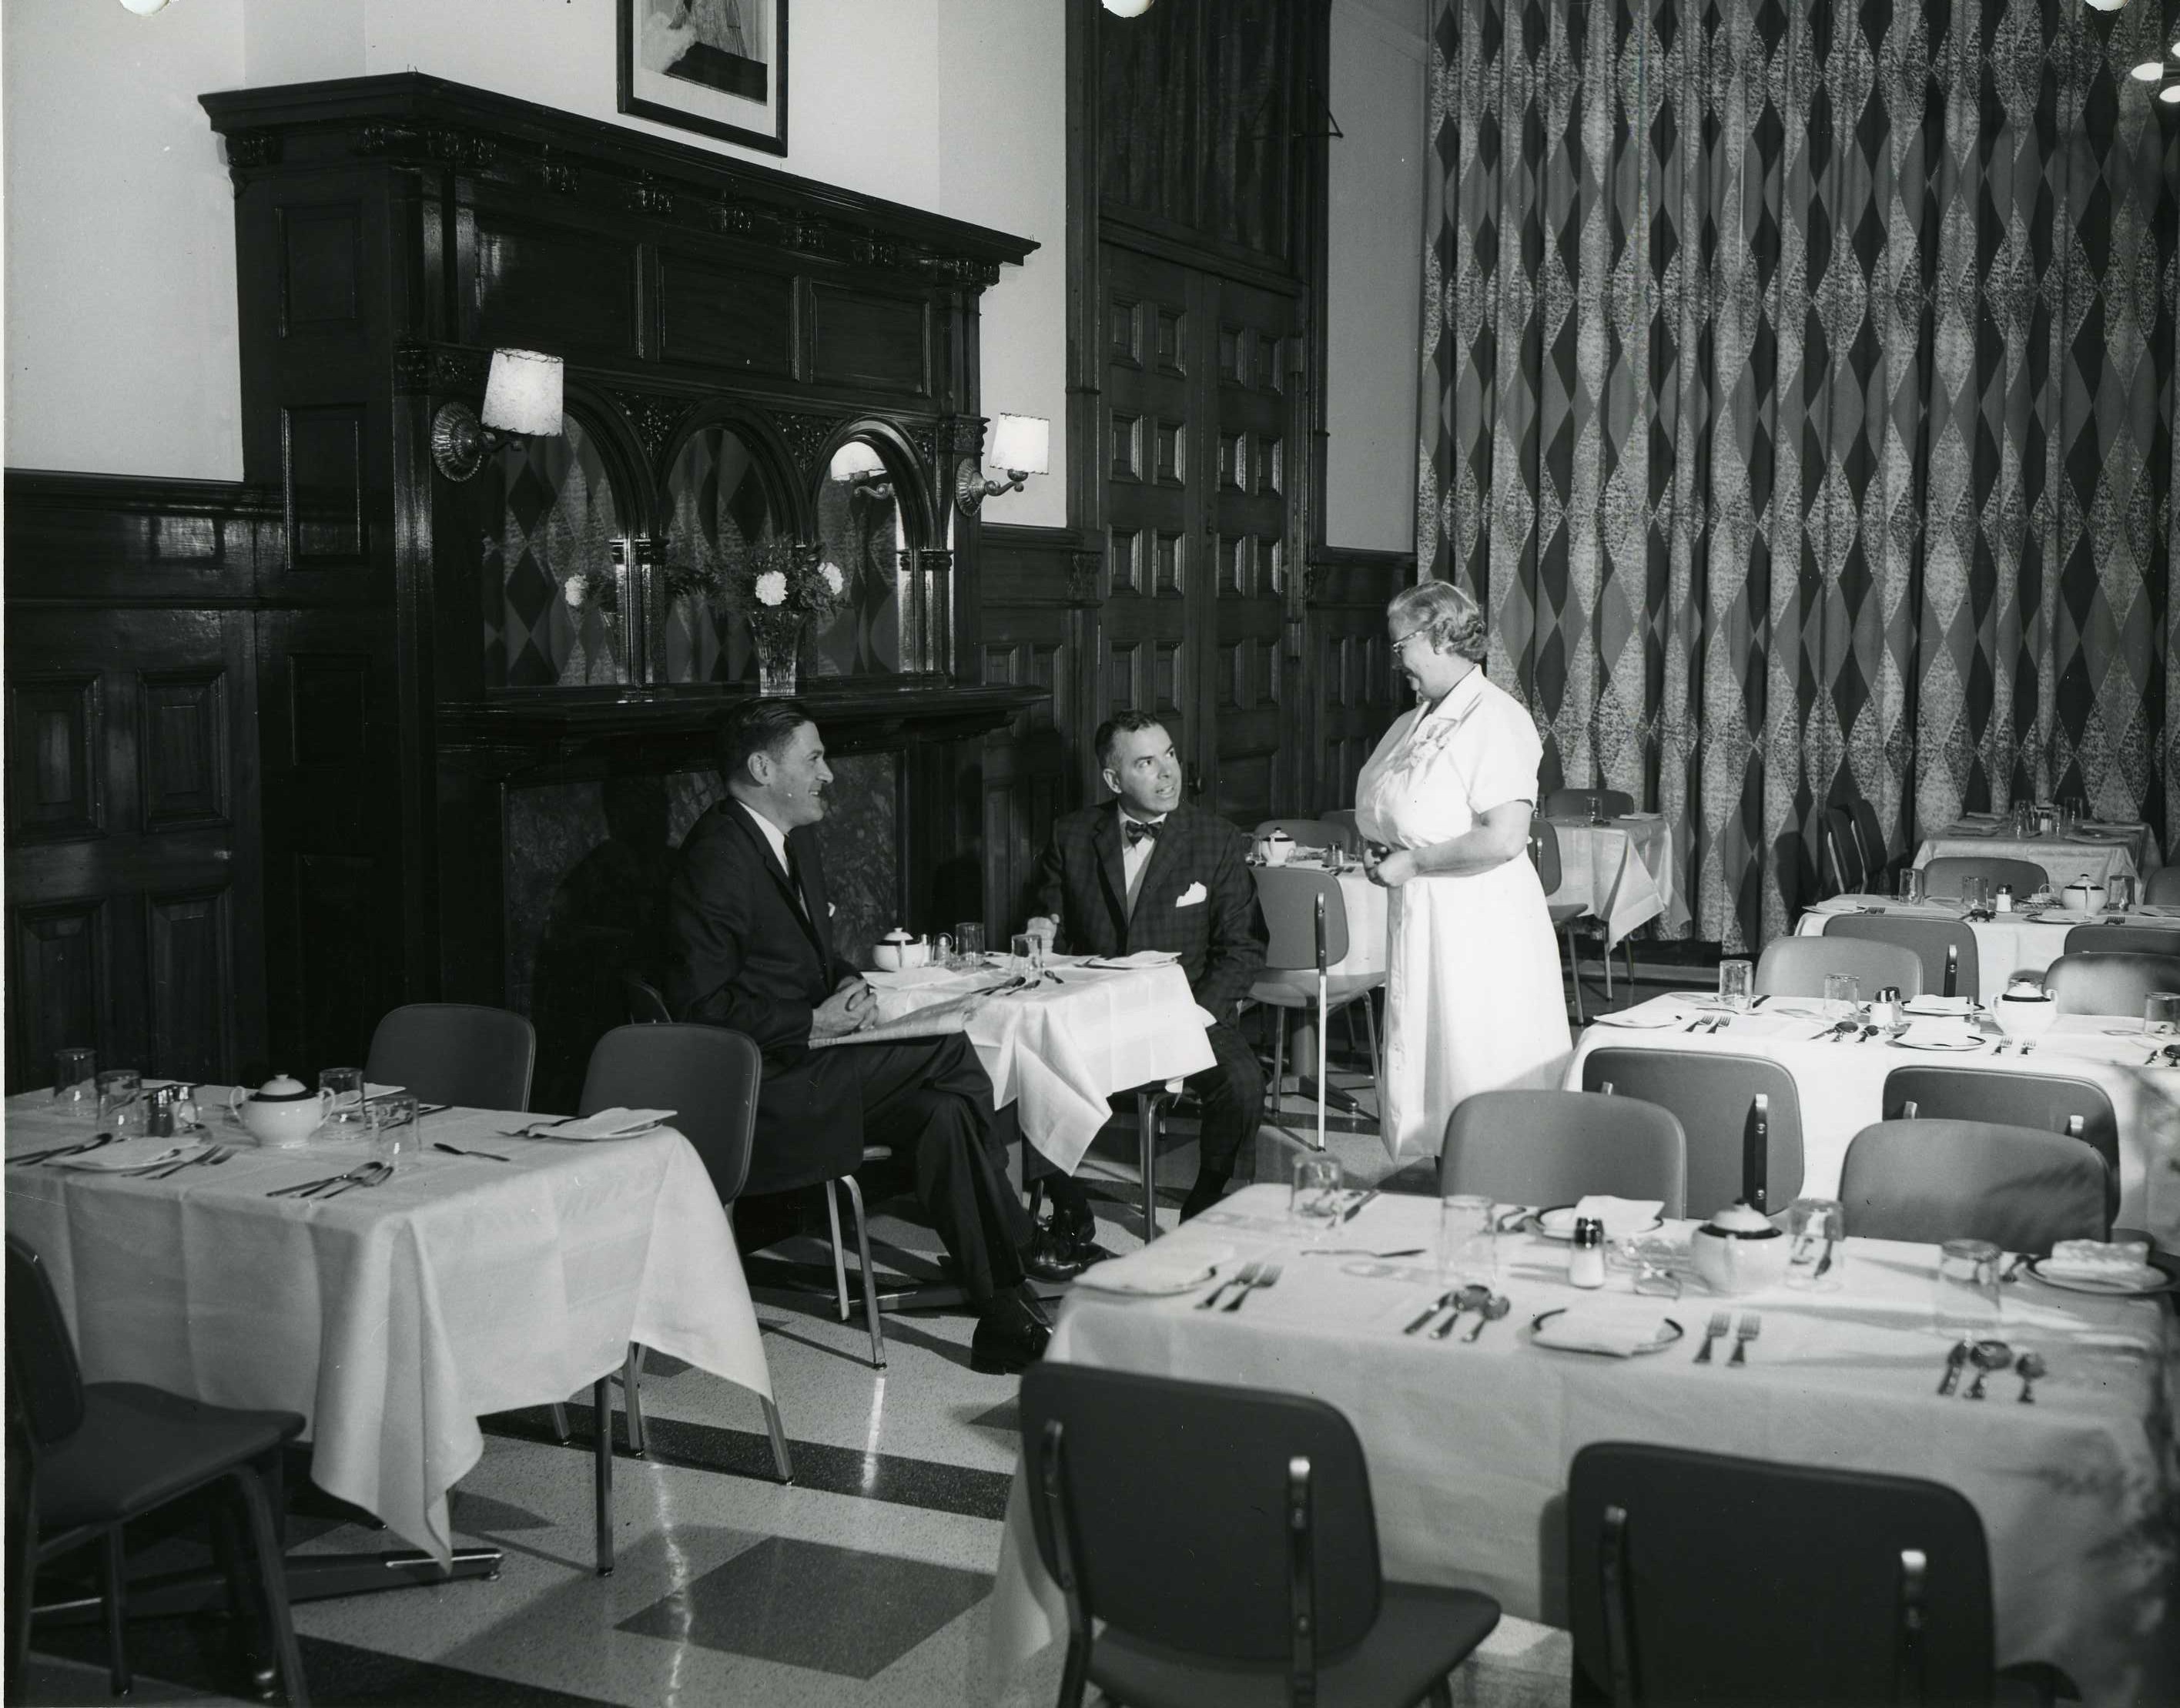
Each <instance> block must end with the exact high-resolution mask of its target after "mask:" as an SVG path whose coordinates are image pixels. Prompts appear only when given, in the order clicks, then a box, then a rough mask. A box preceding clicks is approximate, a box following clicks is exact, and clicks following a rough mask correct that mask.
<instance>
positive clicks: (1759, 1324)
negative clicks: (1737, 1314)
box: [1726, 1311, 1764, 1366]
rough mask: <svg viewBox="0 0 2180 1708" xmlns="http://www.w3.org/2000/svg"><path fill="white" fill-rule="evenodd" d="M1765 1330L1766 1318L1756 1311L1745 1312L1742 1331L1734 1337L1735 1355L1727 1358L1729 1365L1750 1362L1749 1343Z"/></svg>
mask: <svg viewBox="0 0 2180 1708" xmlns="http://www.w3.org/2000/svg"><path fill="white" fill-rule="evenodd" d="M1763 1331H1764V1319H1763V1317H1762V1316H1761V1315H1760V1314H1759V1313H1757V1312H1755V1311H1748V1312H1744V1313H1743V1314H1742V1319H1741V1329H1740V1331H1739V1332H1738V1333H1737V1334H1736V1335H1735V1336H1734V1337H1733V1356H1732V1357H1731V1358H1728V1359H1727V1360H1726V1363H1727V1364H1728V1365H1729V1366H1731V1365H1734V1364H1747V1363H1748V1343H1749V1342H1751V1341H1753V1340H1754V1339H1755V1338H1756V1336H1758V1335H1759V1334H1761V1333H1762V1332H1763Z"/></svg>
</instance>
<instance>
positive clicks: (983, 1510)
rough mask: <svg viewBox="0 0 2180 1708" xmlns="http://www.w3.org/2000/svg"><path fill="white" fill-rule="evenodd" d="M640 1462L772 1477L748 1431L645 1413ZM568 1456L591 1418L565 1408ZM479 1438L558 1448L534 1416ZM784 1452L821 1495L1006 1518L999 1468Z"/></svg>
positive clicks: (622, 1433)
mask: <svg viewBox="0 0 2180 1708" xmlns="http://www.w3.org/2000/svg"><path fill="white" fill-rule="evenodd" d="M643 1426H644V1445H645V1447H646V1448H647V1452H646V1455H645V1457H647V1458H650V1459H653V1460H656V1461H657V1462H658V1463H660V1464H662V1465H673V1466H676V1467H678V1468H684V1469H688V1470H695V1471H717V1472H722V1473H724V1474H727V1475H729V1476H736V1477H753V1478H756V1479H758V1480H760V1481H762V1482H772V1481H773V1468H772V1445H771V1443H770V1442H769V1441H767V1440H766V1439H765V1437H764V1436H762V1435H759V1434H757V1432H756V1431H754V1430H729V1429H722V1428H720V1427H719V1426H718V1424H699V1423H692V1422H691V1421H690V1420H689V1419H685V1418H661V1417H652V1416H647V1417H646V1418H645V1419H644V1420H643ZM568 1427H569V1431H570V1441H569V1443H568V1446H569V1447H570V1450H571V1451H575V1452H582V1453H585V1454H588V1453H589V1452H590V1451H591V1442H592V1419H591V1414H590V1412H589V1410H588V1408H585V1407H580V1406H579V1407H573V1408H570V1412H569V1415H568ZM483 1428H484V1430H485V1432H486V1433H487V1435H504V1436H506V1437H508V1438H509V1439H510V1440H513V1441H536V1442H540V1443H542V1444H543V1445H545V1446H559V1441H558V1440H557V1439H556V1438H555V1437H554V1435H553V1431H552V1429H551V1426H550V1424H548V1420H547V1418H546V1414H545V1413H543V1412H542V1411H535V1410H533V1411H526V1412H507V1413H502V1414H501V1415H499V1416H498V1417H493V1418H487V1419H485V1420H484V1424H483ZM627 1439H628V1436H627V1420H626V1419H625V1417H624V1416H623V1415H622V1414H621V1413H618V1412H616V1413H614V1440H615V1446H614V1453H615V1456H616V1457H621V1458H626V1457H629V1454H628V1451H627V1449H626V1447H625V1446H622V1445H620V1443H622V1442H625V1441H626V1440H627ZM788 1451H789V1452H790V1454H791V1455H792V1457H793V1458H794V1461H795V1487H797V1488H798V1489H815V1490H818V1491H819V1492H820V1493H822V1494H828V1495H854V1496H857V1497H859V1498H860V1499H862V1500H866V1501H885V1502H887V1503H888V1504H889V1505H892V1506H897V1507H919V1508H921V1509H922V1510H923V1511H924V1512H950V1513H954V1514H955V1515H956V1516H958V1517H961V1518H992V1519H999V1518H1005V1517H1006V1513H1007V1489H1008V1485H1010V1483H1011V1482H1012V1481H1013V1479H1012V1478H1011V1477H1010V1475H1009V1474H1006V1473H1005V1472H1003V1471H980V1470H977V1469H974V1468H972V1467H969V1466H966V1465H950V1464H945V1463H942V1462H940V1461H939V1460H936V1459H912V1458H908V1457H904V1456H902V1455H900V1454H898V1453H867V1452H862V1450H860V1449H858V1448H855V1447H836V1446H831V1445H829V1444H828V1443H826V1442H823V1441H793V1440H790V1441H789V1442H788Z"/></svg>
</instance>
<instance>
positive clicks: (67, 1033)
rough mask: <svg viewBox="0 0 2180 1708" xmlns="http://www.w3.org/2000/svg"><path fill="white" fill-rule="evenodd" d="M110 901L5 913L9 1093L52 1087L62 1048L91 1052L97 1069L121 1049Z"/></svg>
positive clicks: (88, 899)
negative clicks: (109, 937)
mask: <svg viewBox="0 0 2180 1708" xmlns="http://www.w3.org/2000/svg"><path fill="white" fill-rule="evenodd" d="M106 912H107V903H106V901H105V899H104V898H103V897H101V896H79V897H75V898H73V899H71V900H69V901H54V902H49V903H47V904H45V905H44V906H36V907H22V906H11V907H10V908H8V1091H9V1092H10V1093H11V1094H13V1093H15V1092H19V1091H29V1090H33V1089H36V1088H41V1087H46V1086H50V1085H51V1084H52V1083H53V1072H52V1069H53V1058H54V1055H56V1054H57V1053H58V1051H60V1050H71V1049H77V1048H89V1049H91V1050H96V1051H97V1052H98V1064H99V1066H101V1067H107V1066H118V1065H124V1064H120V1063H118V1061H117V1060H116V1056H115V1053H114V1052H115V1051H116V1050H117V1049H118V1048H119V1047H120V1037H121V1034H120V1033H119V1030H118V1028H117V1027H116V1026H115V1024H114V1021H113V1000H112V998H113V972H112V968H111V966H110V945H109V944H108V941H107V918H106Z"/></svg>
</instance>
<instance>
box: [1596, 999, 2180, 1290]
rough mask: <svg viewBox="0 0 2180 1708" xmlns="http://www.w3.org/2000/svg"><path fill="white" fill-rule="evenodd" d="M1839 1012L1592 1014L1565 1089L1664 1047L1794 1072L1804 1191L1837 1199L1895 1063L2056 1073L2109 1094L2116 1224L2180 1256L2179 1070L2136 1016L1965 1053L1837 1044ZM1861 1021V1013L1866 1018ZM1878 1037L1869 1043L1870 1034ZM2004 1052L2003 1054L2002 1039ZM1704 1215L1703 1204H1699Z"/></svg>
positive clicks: (1985, 1042)
mask: <svg viewBox="0 0 2180 1708" xmlns="http://www.w3.org/2000/svg"><path fill="white" fill-rule="evenodd" d="M1839 1018H1840V1015H1839V1012H1838V1009H1837V1006H1835V1005H1830V1004H1827V1003H1825V1002H1823V1001H1821V1000H1817V999H1815V998H1797V997H1767V998H1765V999H1764V1000H1763V1001H1762V1002H1761V1003H1760V1004H1759V1006H1755V1007H1753V1008H1751V1009H1748V1010H1745V1011H1734V1010H1730V1009H1727V1008H1726V1007H1725V1006H1723V1004H1722V1003H1721V1001H1720V999H1718V998H1716V997H1711V996H1704V995H1695V994H1687V993H1671V994H1665V995H1663V996H1655V997H1652V998H1651V999H1650V1000H1649V1001H1647V1002H1641V1003H1638V1004H1637V1005H1635V1006H1633V1007H1632V1008H1626V1009H1622V1010H1621V1011H1618V1012H1616V1013H1613V1014H1608V1015H1599V1016H1598V1017H1596V1018H1595V1019H1594V1021H1593V1022H1591V1024H1590V1025H1589V1026H1588V1027H1587V1028H1584V1030H1583V1034H1582V1036H1581V1038H1580V1039H1577V1041H1576V1044H1575V1050H1574V1055H1573V1056H1572V1059H1571V1060H1570V1061H1569V1062H1568V1065H1567V1070H1566V1077H1565V1079H1564V1080H1563V1081H1562V1083H1563V1084H1564V1085H1565V1086H1566V1088H1567V1089H1568V1090H1570V1091H1578V1090H1580V1089H1581V1088H1582V1085H1583V1064H1584V1063H1585V1062H1586V1061H1588V1059H1589V1057H1590V1056H1591V1055H1593V1054H1594V1053H1595V1052H1596V1051H1597V1050H1605V1049H1615V1050H1617V1049H1633V1050H1680V1051H1687V1052H1690V1053H1695V1054H1703V1055H1710V1054H1716V1055H1753V1056H1759V1057H1762V1058H1763V1059H1764V1060H1765V1061H1775V1062H1777V1063H1778V1064H1779V1065H1780V1066H1781V1067H1784V1068H1785V1069H1786V1071H1787V1072H1789V1073H1791V1074H1792V1076H1793V1077H1794V1090H1795V1094H1796V1096H1797V1098H1798V1099H1799V1100H1800V1103H1801V1109H1802V1185H1801V1193H1802V1194H1803V1196H1807V1197H1811V1198H1835V1197H1837V1196H1838V1193H1839V1180H1840V1169H1841V1164H1842V1163H1843V1162H1844V1161H1845V1160H1846V1158H1847V1146H1848V1145H1849V1144H1850V1143H1852V1141H1853V1138H1854V1136H1855V1134H1857V1133H1858V1132H1861V1131H1862V1129H1863V1127H1868V1126H1869V1125H1871V1124H1872V1123H1873V1122H1875V1121H1880V1120H1882V1119H1883V1118H1884V1099H1885V1078H1886V1077H1887V1076H1888V1075H1890V1074H1891V1072H1892V1071H1893V1069H1895V1068H1896V1067H1903V1066H1907V1065H1909V1064H1910V1063H1921V1064H1925V1065H1927V1064H1931V1063H1941V1064H1943V1065H1944V1066H1948V1067H1954V1068H1967V1069H1971V1070H1974V1072H1981V1073H1991V1074H2033V1073H2051V1074H2064V1075H2067V1076H2068V1077H2073V1078H2078V1079H2085V1080H2089V1081H2092V1082H2093V1083H2095V1084H2097V1085H2098V1086H2100V1087H2101V1088H2103V1090H2104V1092H2105V1094H2106V1095H2107V1096H2108V1097H2110V1098H2111V1105H2112V1113H2113V1116H2114V1117H2115V1120H2116V1121H2117V1127H2118V1134H2119V1165H2120V1166H2119V1189H2120V1201H2119V1209H2118V1212H2117V1216H2116V1217H2115V1220H2116V1223H2117V1225H2118V1226H2122V1227H2128V1228H2137V1229H2142V1230H2145V1231H2149V1232H2150V1234H2151V1236H2152V1237H2153V1238H2155V1240H2156V1242H2157V1243H2158V1245H2159V1247H2160V1248H2161V1249H2163V1250H2167V1251H2172V1252H2180V1174H2176V1172H2175V1164H2176V1159H2180V1068H2175V1067H2171V1066H2164V1065H2162V1061H2163V1058H2162V1057H2161V1058H2160V1060H2159V1061H2158V1062H2156V1063H2152V1062H2150V1061H2148V1060H2147V1058H2148V1057H2150V1055H2152V1054H2153V1053H2154V1050H2155V1044H2161V1043H2162V1042H2163V1041H2164V1040H2162V1039H2157V1040H2152V1039H2148V1038H2145V1036H2144V1033H2143V1024H2142V1021H2141V1020H2140V1018H2139V1017H2133V1018H2130V1017H2126V1016H2106V1015H2095V1014H2064V1015H2061V1016H2060V1017H2058V1018H2057V1019H2056V1021H2054V1022H2052V1026H2051V1030H2050V1031H2049V1032H2047V1033H2045V1034H2044V1035H2043V1036H2042V1037H2041V1038H2038V1039H2029V1040H2025V1041H2024V1042H2015V1041H2013V1040H2011V1039H2005V1038H2003V1037H2002V1035H2000V1034H1996V1033H1986V1034H1985V1037H1984V1038H1983V1039H1982V1041H1981V1042H1980V1043H1979V1044H1978V1045H1977V1046H1976V1047H1975V1048H1974V1049H1972V1050H1924V1049H1920V1048H1917V1047H1913V1044H1914V1038H1915V1035H1914V1034H1913V1033H1910V1034H1908V1035H1907V1037H1905V1038H1903V1039H1892V1038H1891V1037H1889V1036H1886V1035H1883V1033H1882V1032H1881V1029H1880V1028H1876V1027H1874V1026H1864V1027H1863V1028H1860V1029H1858V1031H1857V1032H1856V1033H1855V1035H1854V1036H1853V1037H1852V1038H1851V1039H1839V1038H1837V1037H1836V1026H1837V1022H1838V1020H1839ZM1865 1018H1866V1017H1865ZM1873 1032H1875V1033H1880V1035H1877V1036H1874V1037H1873V1036H1869V1035H1867V1034H1868V1033H1873ZM2001 1044H2004V1045H2005V1047H2004V1049H2003V1050H2001V1047H2000V1046H2001ZM1709 1207H1710V1206H1707V1205H1705V1206H1698V1208H1704V1209H1709Z"/></svg>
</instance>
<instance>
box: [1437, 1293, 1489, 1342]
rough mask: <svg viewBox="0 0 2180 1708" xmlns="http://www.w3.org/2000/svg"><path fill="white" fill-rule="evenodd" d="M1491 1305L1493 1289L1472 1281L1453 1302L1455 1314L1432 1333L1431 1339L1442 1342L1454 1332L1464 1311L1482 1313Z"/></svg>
mask: <svg viewBox="0 0 2180 1708" xmlns="http://www.w3.org/2000/svg"><path fill="white" fill-rule="evenodd" d="M1489 1303H1491V1289H1490V1288H1489V1287H1478V1286H1477V1285H1476V1284H1475V1283H1474V1282H1473V1281H1471V1282H1470V1283H1469V1284H1468V1285H1467V1287H1463V1288H1462V1290H1461V1292H1460V1294H1459V1296H1458V1297H1456V1298H1455V1300H1454V1302H1453V1314H1452V1315H1451V1316H1450V1317H1448V1318H1447V1319H1446V1320H1445V1321H1444V1322H1442V1323H1440V1325H1438V1326H1437V1327H1436V1328H1434V1329H1433V1330H1432V1331H1431V1338H1432V1339H1433V1340H1434V1341H1442V1340H1444V1339H1445V1337H1446V1336H1448V1335H1450V1334H1451V1333H1452V1332H1453V1329H1454V1325H1455V1324H1456V1323H1458V1322H1459V1321H1460V1320H1461V1314H1462V1312H1463V1311H1480V1310H1482V1309H1484V1306H1486V1305H1488V1304H1489Z"/></svg>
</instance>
